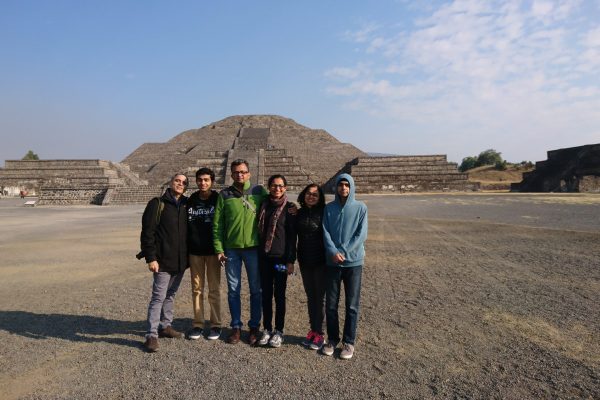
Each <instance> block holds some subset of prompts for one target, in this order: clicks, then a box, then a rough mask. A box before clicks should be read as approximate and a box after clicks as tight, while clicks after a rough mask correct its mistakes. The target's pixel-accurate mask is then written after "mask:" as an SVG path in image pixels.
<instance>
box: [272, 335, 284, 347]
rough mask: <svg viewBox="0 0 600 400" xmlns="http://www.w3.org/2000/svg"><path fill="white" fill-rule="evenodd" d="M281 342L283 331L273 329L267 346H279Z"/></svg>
mask: <svg viewBox="0 0 600 400" xmlns="http://www.w3.org/2000/svg"><path fill="white" fill-rule="evenodd" d="M281 343H283V332H280V331H275V333H274V334H273V336H271V339H270V340H269V346H271V347H279V346H281Z"/></svg>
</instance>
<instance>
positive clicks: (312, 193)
mask: <svg viewBox="0 0 600 400" xmlns="http://www.w3.org/2000/svg"><path fill="white" fill-rule="evenodd" d="M305 196H310V197H317V198H318V197H319V192H306V194H305Z"/></svg>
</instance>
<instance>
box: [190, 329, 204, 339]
mask: <svg viewBox="0 0 600 400" xmlns="http://www.w3.org/2000/svg"><path fill="white" fill-rule="evenodd" d="M201 337H202V328H197V327H196V328H192V329H191V330H189V331H188V333H187V338H188V339H190V340H198V339H200V338H201Z"/></svg>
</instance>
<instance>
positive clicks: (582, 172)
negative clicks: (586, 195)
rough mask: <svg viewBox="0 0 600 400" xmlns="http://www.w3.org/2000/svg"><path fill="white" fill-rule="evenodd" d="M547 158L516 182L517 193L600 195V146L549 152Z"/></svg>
mask: <svg viewBox="0 0 600 400" xmlns="http://www.w3.org/2000/svg"><path fill="white" fill-rule="evenodd" d="M547 154H548V159H547V160H545V161H538V162H536V163H535V170H533V171H531V172H526V173H524V174H523V180H522V181H521V182H520V183H513V184H512V185H511V191H514V192H591V193H599V192H600V144H590V145H585V146H577V147H569V148H565V149H558V150H550V151H548V153H547Z"/></svg>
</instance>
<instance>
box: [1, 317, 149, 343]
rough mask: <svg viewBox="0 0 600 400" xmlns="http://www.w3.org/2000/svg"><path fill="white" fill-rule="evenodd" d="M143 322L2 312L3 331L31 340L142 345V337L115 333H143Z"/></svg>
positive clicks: (137, 334)
mask: <svg viewBox="0 0 600 400" xmlns="http://www.w3.org/2000/svg"><path fill="white" fill-rule="evenodd" d="M144 324H145V321H118V320H113V319H106V318H102V317H93V316H89V315H69V314H36V313H32V312H28V311H0V330H4V331H7V332H10V333H13V334H16V335H21V336H25V337H28V338H32V339H47V338H58V339H64V340H70V341H73V342H85V343H96V342H106V343H111V344H116V345H121V346H130V347H140V345H141V343H140V341H139V340H131V339H125V338H120V337H115V336H117V335H136V336H143V333H144Z"/></svg>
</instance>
